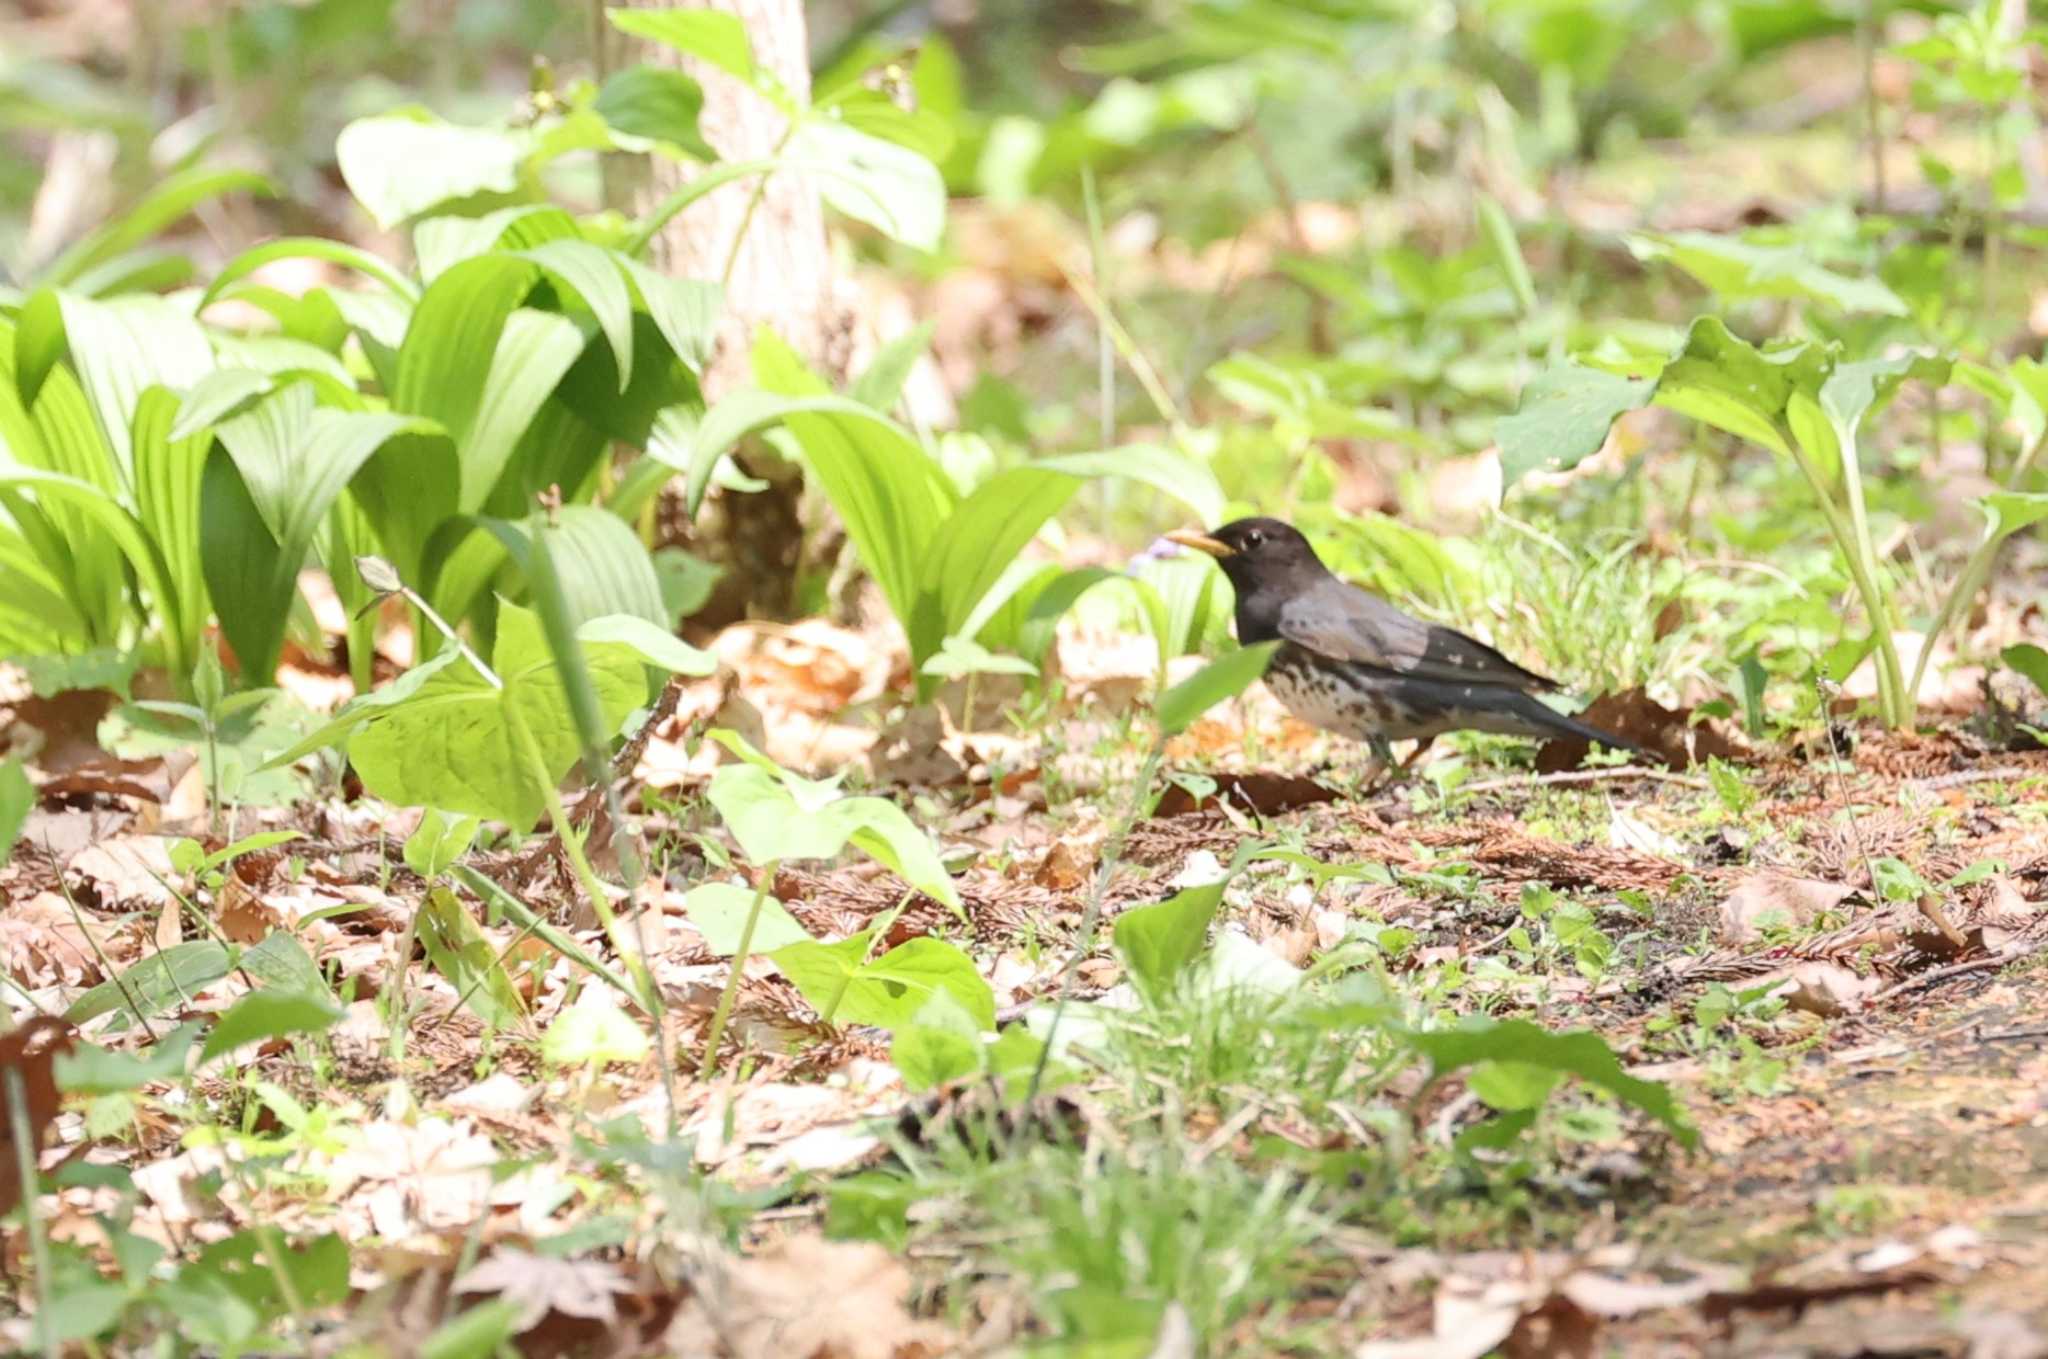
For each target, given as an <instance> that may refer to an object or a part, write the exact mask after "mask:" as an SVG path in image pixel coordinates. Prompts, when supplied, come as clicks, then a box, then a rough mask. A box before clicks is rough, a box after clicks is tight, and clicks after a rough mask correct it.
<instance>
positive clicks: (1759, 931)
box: [1721, 870, 1853, 945]
mask: <svg viewBox="0 0 2048 1359" xmlns="http://www.w3.org/2000/svg"><path fill="white" fill-rule="evenodd" d="M1852 891H1853V889H1851V888H1849V887H1848V886H1846V885H1844V884H1842V883H1839V882H1822V881H1820V880H1819V879H1817V878H1795V877H1793V876H1791V875H1790V874H1787V873H1778V872H1773V871H1770V870H1765V871H1762V872H1758V873H1751V874H1749V875H1748V876H1746V877H1744V878H1742V879H1741V880H1740V881H1738V882H1737V883H1736V884H1735V890H1734V891H1732V892H1730V893H1729V894H1728V895H1727V896H1726V897H1725V898H1723V899H1722V902H1721V942H1722V943H1723V944H1730V945H1733V944H1746V943H1749V942H1751V941H1753V940H1756V939H1761V938H1762V937H1763V935H1764V931H1765V930H1766V929H1767V928H1769V927H1771V926H1791V927H1798V926H1803V925H1809V924H1811V923H1813V921H1814V920H1816V919H1817V918H1819V917H1820V916H1821V915H1823V914H1825V913H1826V912H1828V911H1832V910H1834V909H1835V908H1836V907H1837V906H1840V905H1841V904H1842V902H1843V901H1844V900H1846V899H1847V898H1848V897H1849V896H1850V895H1851V894H1852Z"/></svg>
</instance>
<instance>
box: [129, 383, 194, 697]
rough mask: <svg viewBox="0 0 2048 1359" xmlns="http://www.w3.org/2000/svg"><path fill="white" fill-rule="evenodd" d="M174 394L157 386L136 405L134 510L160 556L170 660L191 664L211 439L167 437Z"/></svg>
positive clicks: (160, 608) (161, 609)
mask: <svg viewBox="0 0 2048 1359" xmlns="http://www.w3.org/2000/svg"><path fill="white" fill-rule="evenodd" d="M178 408H179V403H178V398H177V397H176V396H174V395H173V394H172V393H171V392H169V391H167V390H166V389H164V388H162V387H152V388H150V389H149V390H148V391H145V392H144V393H143V394H142V396H141V398H140V399H139V400H138V401H137V402H136V405H135V427H134V429H133V430H132V431H131V433H132V444H133V449H134V458H135V513H136V518H137V519H138V520H139V521H140V523H141V526H142V531H143V532H144V534H146V535H147V536H148V537H149V538H150V539H151V540H152V541H154V542H155V543H156V545H157V549H158V551H159V552H161V553H162V555H163V562H164V584H165V587H166V588H167V589H168V590H169V591H170V598H168V599H161V600H158V601H156V606H157V614H158V617H159V619H160V620H161V622H162V624H163V626H164V630H165V631H166V632H167V633H168V634H169V636H170V638H171V664H172V665H173V666H175V667H177V668H178V669H179V670H180V671H185V670H189V669H190V665H189V661H190V659H191V658H192V657H193V656H194V655H195V654H196V652H197V650H198V646H199V637H200V633H201V632H202V631H203V630H204V629H205V627H206V620H207V612H208V610H207V594H206V578H205V568H204V566H203V564H202V562H201V557H200V548H201V538H200V533H201V529H200V520H199V504H200V499H199V488H200V475H201V472H202V471H203V470H204V468H205V465H206V453H207V448H208V446H209V443H210V441H209V440H208V439H207V438H205V437H203V436H194V437H190V438H183V439H179V438H174V437H172V428H173V417H174V416H176V415H177V413H178Z"/></svg>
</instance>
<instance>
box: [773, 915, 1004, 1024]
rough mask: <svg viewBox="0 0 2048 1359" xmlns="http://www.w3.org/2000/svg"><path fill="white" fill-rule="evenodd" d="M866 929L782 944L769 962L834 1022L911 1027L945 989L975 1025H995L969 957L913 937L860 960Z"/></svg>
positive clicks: (989, 997) (991, 1001) (990, 997)
mask: <svg viewBox="0 0 2048 1359" xmlns="http://www.w3.org/2000/svg"><path fill="white" fill-rule="evenodd" d="M869 942H870V941H869V938H868V932H867V931H863V932H862V933H861V934H858V935H855V936H854V937H853V938H852V939H848V940H844V941H842V942H840V943H838V944H819V943H816V942H814V941H809V940H806V941H804V942H801V943H793V944H786V945H784V946H783V947H781V948H779V949H776V950H775V951H774V952H773V953H771V954H770V955H769V957H770V960H771V961H772V962H774V964H775V966H776V967H777V968H778V969H779V970H780V971H781V972H782V974H783V975H784V976H786V977H788V978H789V980H790V981H791V983H793V984H794V985H795V986H796V988H797V989H798V990H799V991H801V992H803V995H804V999H805V1000H808V1001H809V1002H810V1003H811V1004H812V1005H813V1006H814V1007H816V1008H817V1010H818V1012H819V1013H820V1014H821V1015H825V1014H829V1015H830V1016H831V1017H832V1020H833V1022H834V1023H839V1024H873V1025H875V1026H876V1027H877V1028H883V1029H889V1030H892V1031H893V1030H895V1029H899V1028H902V1027H904V1026H906V1025H908V1024H910V1023H911V1022H912V1021H913V1020H914V1019H915V1018H916V1017H917V1014H918V1012H919V1011H920V1010H922V1009H923V1008H924V1006H925V1005H926V1004H927V1003H928V1002H929V1001H930V1000H931V999H932V997H933V996H935V995H940V994H944V995H946V996H948V997H949V998H950V999H952V1000H953V1001H954V1002H955V1003H957V1004H958V1005H959V1006H960V1007H961V1008H962V1009H963V1010H965V1011H966V1012H967V1014H968V1016H969V1018H970V1019H972V1020H973V1022H974V1023H975V1024H976V1025H977V1026H978V1027H979V1028H981V1029H992V1028H994V1027H995V1014H996V1005H995V993H994V992H992V991H991V990H990V989H989V985H988V983H987V982H986V981H984V980H983V979H982V976H981V973H979V972H978V971H976V970H975V967H974V960H973V959H971V958H969V957H968V956H967V955H966V954H964V953H962V952H961V951H960V950H959V949H957V948H955V947H953V945H951V944H948V943H946V942H944V941H943V940H939V939H932V938H929V937H925V938H918V939H912V940H910V941H908V942H907V943H904V944H902V945H900V946H899V947H897V948H893V949H891V950H889V951H888V952H887V953H885V954H883V955H882V956H881V957H879V958H876V959H874V960H873V961H872V962H867V963H862V962H860V958H861V957H862V956H863V955H864V954H865V953H866V950H867V946H868V943H869Z"/></svg>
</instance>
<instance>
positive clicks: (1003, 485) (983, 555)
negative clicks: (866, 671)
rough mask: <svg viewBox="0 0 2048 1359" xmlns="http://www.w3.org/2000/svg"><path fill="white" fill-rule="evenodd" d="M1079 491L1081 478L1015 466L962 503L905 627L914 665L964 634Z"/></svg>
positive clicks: (928, 560) (936, 542) (937, 545)
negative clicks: (985, 600)
mask: <svg viewBox="0 0 2048 1359" xmlns="http://www.w3.org/2000/svg"><path fill="white" fill-rule="evenodd" d="M1079 489H1081V481H1080V478H1078V477H1075V476H1070V475H1067V474H1065V473H1061V472H1046V471H1042V470H1040V469H1039V468H1037V467H1016V468H1012V469H1010V470H1009V471H1007V472H999V473H997V474H996V476H994V477H993V478H991V479H990V480H989V481H987V482H986V483H984V484H983V485H982V486H981V487H980V489H978V490H976V491H975V493H974V494H973V495H971V496H969V497H967V499H965V500H963V501H962V502H960V504H959V506H958V507H957V508H956V509H955V510H954V511H953V513H952V514H951V515H949V516H947V518H946V520H945V522H944V523H943V524H941V525H940V526H939V530H938V533H937V534H936V535H935V536H934V537H933V538H932V540H931V542H930V544H929V546H927V547H926V548H925V550H924V565H923V568H922V571H921V573H920V577H921V578H920V580H919V582H918V592H917V602H916V604H915V605H914V606H913V610H912V612H911V614H910V616H909V617H908V618H907V619H906V620H905V627H904V631H905V632H906V633H907V634H908V636H909V639H910V658H911V662H912V663H913V664H914V665H918V666H922V665H923V663H924V662H925V660H926V659H928V658H929V657H931V656H933V655H936V654H937V652H938V649H939V645H940V643H942V642H943V641H944V640H945V639H946V638H947V637H949V636H951V635H952V634H953V633H954V632H956V631H958V630H959V628H960V626H961V624H963V623H965V622H966V621H967V617H968V615H969V614H970V613H972V612H973V610H974V606H975V604H977V603H978V602H980V599H981V597H982V596H983V595H984V594H986V593H987V592H988V590H989V587H991V586H992V585H994V584H995V582H996V578H997V577H999V576H1000V575H1002V573H1003V571H1004V570H1005V569H1006V568H1007V567H1008V566H1009V565H1010V563H1011V562H1012V561H1014V560H1015V559H1016V557H1017V554H1018V553H1020V552H1022V551H1023V550H1024V547H1025V545H1026V544H1027V543H1029V542H1030V541H1031V540H1032V539H1033V538H1035V537H1037V536H1038V530H1039V529H1040V528H1041V527H1043V526H1044V524H1045V521H1046V520H1048V519H1050V518H1052V517H1053V516H1054V515H1055V514H1058V513H1059V512H1060V509H1061V508H1062V507H1063V506H1065V504H1066V503H1067V501H1069V500H1071V499H1072V498H1073V495H1074V492H1076V491H1078V490H1079ZM899 616H900V615H899ZM919 687H920V690H921V691H924V692H926V693H928V692H929V690H930V687H931V686H930V685H929V684H927V683H925V682H924V681H923V679H920V681H919Z"/></svg>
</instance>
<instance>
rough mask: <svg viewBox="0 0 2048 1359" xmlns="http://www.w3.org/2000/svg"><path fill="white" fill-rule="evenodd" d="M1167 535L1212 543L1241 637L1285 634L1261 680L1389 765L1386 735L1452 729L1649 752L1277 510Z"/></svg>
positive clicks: (1290, 706) (1307, 716) (1427, 734)
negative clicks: (1569, 705) (1414, 609)
mask: <svg viewBox="0 0 2048 1359" xmlns="http://www.w3.org/2000/svg"><path fill="white" fill-rule="evenodd" d="M1166 537H1167V539H1168V541H1170V542H1175V543H1179V544H1180V545H1181V546H1183V547H1191V548H1194V549H1195V550H1196V551H1198V552H1206V553H1208V554H1209V555H1210V556H1212V557H1214V558H1215V559H1216V562H1217V565H1219V566H1221V567H1222V568H1223V574H1224V575H1226V576H1228V577H1229V578H1230V584H1231V586H1232V588H1233V589H1235V590H1236V591H1237V640H1238V641H1239V643H1241V644H1242V645H1245V646H1250V645H1252V644H1253V643H1256V642H1270V641H1278V642H1279V643H1280V646H1279V647H1278V649H1276V650H1275V651H1274V653H1273V659H1272V661H1271V662H1270V663H1269V664H1268V665H1267V667H1266V687H1267V688H1268V689H1270V690H1272V691H1273V696H1274V697H1275V698H1277V699H1279V700H1280V702H1281V703H1282V704H1283V705H1285V706H1286V708H1287V711H1289V712H1291V713H1293V714H1294V715H1295V716H1296V717H1298V718H1300V719H1301V720H1302V721H1304V722H1307V723H1309V724H1310V725H1311V726H1316V727H1321V728H1322V729H1323V730H1325V731H1329V732H1335V733H1336V734H1337V735H1339V736H1344V737H1348V738H1350V739H1351V740H1354V741H1366V742H1369V743H1370V744H1371V747H1372V753H1373V756H1374V758H1375V759H1377V760H1379V761H1380V762H1381V763H1382V764H1391V763H1392V759H1393V753H1392V751H1391V750H1390V749H1389V748H1388V743H1389V742H1391V741H1402V740H1408V739H1411V738H1413V739H1417V740H1420V741H1422V742H1424V744H1425V745H1426V744H1427V743H1428V742H1429V740H1430V739H1431V738H1433V737H1436V736H1439V735H1442V734H1443V733H1444V732H1447V731H1485V732H1493V733H1495V734H1497V735H1502V736H1532V737H1536V738H1538V739H1546V738H1549V737H1556V736H1576V737H1579V738H1581V739H1582V740H1586V741H1598V742H1599V743H1600V744H1601V745H1604V746H1611V747H1613V748H1614V749H1616V750H1626V751H1632V752H1635V753H1637V754H1641V753H1642V750H1641V747H1639V746H1637V745H1636V744H1635V743H1634V742H1632V741H1626V740H1623V739H1622V738H1621V737H1619V736H1616V735H1614V734H1613V733H1611V732H1606V731H1602V730H1600V728H1598V727H1595V726H1591V725H1589V724H1587V723H1585V722H1580V721H1578V720H1576V719H1574V718H1570V717H1566V716H1565V715H1564V714H1563V713H1560V712H1558V711H1556V710H1555V709H1553V708H1551V707H1550V706H1549V705H1547V704H1545V703H1544V702H1543V700H1541V699H1539V698H1537V697H1536V695H1537V694H1538V693H1545V692H1550V691H1554V690H1556V689H1557V688H1558V685H1557V684H1556V683H1555V682H1554V681H1552V680H1547V679H1545V678H1544V677H1543V676H1541V675H1538V674H1536V673H1534V672H1533V671H1529V670H1524V669H1523V668H1522V667H1521V666H1519V665H1516V664H1515V663H1514V662H1513V661H1511V660H1509V659H1508V658H1507V657H1505V656H1503V655H1501V654H1500V653H1499V652H1498V651H1495V650H1494V649H1493V648H1492V647H1490V646H1488V645H1486V644H1485V643H1484V642H1481V641H1478V640H1477V639H1475V638H1471V637H1467V636H1466V635H1465V634H1464V633H1462V632H1458V631H1456V630H1455V629H1452V628H1447V627H1443V626H1441V625H1440V624H1436V623H1425V622H1423V621H1422V620H1421V619H1420V618H1416V617H1413V616H1411V615H1409V614H1406V613H1403V612H1402V611H1401V610H1399V609H1397V608H1395V607H1394V606H1393V605H1391V604H1389V603H1387V602H1386V601H1385V600H1383V599H1380V598H1379V597H1378V596H1376V595H1370V594H1367V593H1366V592H1365V591H1363V590H1361V589H1359V588H1358V587H1357V586H1355V585H1349V584H1346V583H1345V582H1344V581H1342V580H1339V579H1338V578H1337V577H1336V576H1334V575H1332V574H1331V573H1330V569H1329V568H1328V567H1326V566H1324V565H1323V563H1322V559H1321V558H1319V557H1317V556H1316V553H1315V549H1314V548H1312V547H1310V546H1309V543H1308V539H1306V538H1304V537H1302V536H1301V534H1300V533H1299V532H1298V531H1297V530H1296V529H1295V528H1294V527H1293V526H1291V525H1289V524H1284V523H1282V522H1281V521H1280V520H1278V519H1239V520H1237V521H1236V522H1235V523H1230V524H1225V525H1224V526H1223V527H1222V528H1219V529H1217V530H1216V531H1215V532H1214V533H1190V532H1177V533H1169V534H1167V535H1166ZM1417 753H1418V754H1419V753H1420V751H1418V752H1417Z"/></svg>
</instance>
